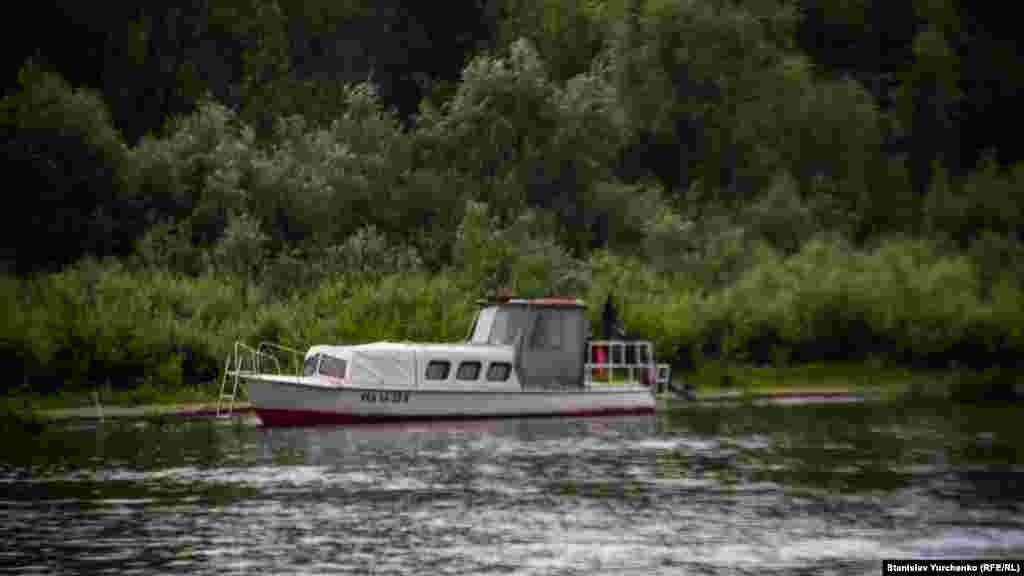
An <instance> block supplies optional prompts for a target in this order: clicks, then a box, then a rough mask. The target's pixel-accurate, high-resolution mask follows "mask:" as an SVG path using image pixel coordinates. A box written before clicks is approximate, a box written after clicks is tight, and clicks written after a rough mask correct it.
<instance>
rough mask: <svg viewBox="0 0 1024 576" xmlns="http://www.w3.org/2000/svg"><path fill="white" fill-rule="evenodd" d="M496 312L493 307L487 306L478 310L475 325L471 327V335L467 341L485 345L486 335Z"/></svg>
mask: <svg viewBox="0 0 1024 576" xmlns="http://www.w3.org/2000/svg"><path fill="white" fill-rule="evenodd" d="M496 310H497V308H495V307H494V306H488V307H487V308H484V309H482V310H480V313H479V314H477V317H476V324H475V325H474V326H473V335H472V336H470V338H469V341H470V342H475V343H477V344H486V343H487V335H488V334H490V333H491V325H492V324H493V323H494V312H495V311H496Z"/></svg>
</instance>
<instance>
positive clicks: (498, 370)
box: [487, 362, 512, 382]
mask: <svg viewBox="0 0 1024 576" xmlns="http://www.w3.org/2000/svg"><path fill="white" fill-rule="evenodd" d="M511 373H512V365H511V364H509V363H508V362H494V363H492V364H491V365H490V366H488V367H487V380H488V381H489V382H504V381H506V380H508V377H509V374H511Z"/></svg>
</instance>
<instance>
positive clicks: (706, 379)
mask: <svg viewBox="0 0 1024 576" xmlns="http://www.w3.org/2000/svg"><path fill="white" fill-rule="evenodd" d="M673 382H674V384H676V385H682V384H683V383H690V384H693V385H694V386H695V388H696V396H695V399H694V400H684V399H681V398H675V397H673V396H671V395H669V394H663V395H660V396H659V408H665V407H673V408H674V407H679V406H683V405H686V404H689V403H693V402H696V403H698V404H699V403H714V402H731V401H818V400H821V401H825V400H844V399H848V400H858V399H865V398H872V399H882V400H885V399H897V398H901V397H904V398H905V397H911V398H915V397H936V398H948V399H957V400H977V399H985V398H992V399H1000V398H1014V397H1015V398H1024V378H1021V377H1020V374H1019V372H1017V371H993V370H989V371H965V370H946V371H937V370H936V371H924V370H913V369H909V368H891V367H890V368H883V367H878V366H871V365H867V364H807V365H797V366H749V365H729V364H724V363H719V362H709V363H706V364H705V365H704V366H702V367H701V369H699V370H697V371H694V372H687V373H679V374H675V375H673ZM218 391H219V389H218V388H217V386H215V385H214V384H207V385H202V386H196V387H192V388H188V389H183V390H177V391H163V392H158V391H154V390H148V391H136V392H134V393H128V392H110V391H109V390H107V391H103V390H100V391H98V392H95V393H87V392H82V393H76V394H62V395H58V396H43V397H31V396H20V397H18V396H15V397H9V398H7V401H6V410H5V412H6V413H7V414H8V416H7V417H6V419H8V420H11V421H14V422H40V423H46V422H55V421H67V420H108V419H113V420H116V419H133V418H179V417H180V418H192V417H208V416H214V415H215V414H216V413H217V393H218ZM251 411H252V406H251V404H249V403H248V402H245V401H241V402H235V403H234V404H233V407H232V412H234V413H248V412H251Z"/></svg>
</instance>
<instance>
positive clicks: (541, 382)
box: [466, 298, 590, 388]
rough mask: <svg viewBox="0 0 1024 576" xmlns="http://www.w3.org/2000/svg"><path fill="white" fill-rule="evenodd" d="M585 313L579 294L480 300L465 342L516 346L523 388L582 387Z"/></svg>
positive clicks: (586, 322) (585, 328) (585, 330)
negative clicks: (574, 295)
mask: <svg viewBox="0 0 1024 576" xmlns="http://www.w3.org/2000/svg"><path fill="white" fill-rule="evenodd" d="M585 312H586V307H585V306H584V304H583V302H582V301H580V300H577V299H575V298H537V299H531V300H526V299H509V300H505V301H496V302H486V301H485V302H481V308H480V312H479V313H478V314H477V317H476V320H475V321H474V322H473V326H472V328H471V330H470V333H469V337H468V338H467V339H466V342H467V343H469V344H484V345H506V346H512V347H514V348H515V363H516V370H517V372H518V374H519V379H520V382H521V384H522V386H523V387H524V388H534V387H543V388H547V387H554V388H565V387H581V386H583V365H584V364H585V363H586V358H585V351H584V347H585V344H586V341H587V339H588V338H589V331H590V327H589V324H590V323H589V322H588V321H587V318H586V315H585Z"/></svg>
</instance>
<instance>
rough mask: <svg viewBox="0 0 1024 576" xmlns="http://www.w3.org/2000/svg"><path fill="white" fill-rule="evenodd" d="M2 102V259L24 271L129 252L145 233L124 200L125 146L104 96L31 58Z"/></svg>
mask: <svg viewBox="0 0 1024 576" xmlns="http://www.w3.org/2000/svg"><path fill="white" fill-rule="evenodd" d="M18 82H19V87H18V91H16V92H15V93H13V94H10V95H8V96H5V97H4V98H3V100H0V133H2V139H3V144H2V146H3V154H4V157H5V158H6V160H7V166H8V168H9V171H8V173H7V178H8V179H9V182H10V183H11V184H10V186H13V187H15V188H13V189H17V190H20V192H21V193H20V194H18V195H17V196H16V198H17V199H18V201H17V204H12V205H11V206H10V209H8V210H7V211H6V212H5V214H6V216H5V220H6V221H5V222H4V224H3V229H4V234H5V235H6V236H7V237H6V239H5V241H4V242H2V245H3V248H0V251H2V252H0V260H7V261H10V262H14V263H15V267H16V269H18V270H19V271H23V272H27V271H32V270H38V269H52V268H56V267H59V266H62V265H64V264H67V263H69V262H71V261H73V260H75V259H77V258H78V257H80V256H81V255H83V254H87V253H88V254H93V255H95V256H107V255H118V254H125V253H126V252H127V250H128V248H129V247H130V245H131V243H132V240H133V238H134V236H135V235H137V234H139V233H141V229H140V227H139V226H138V222H137V221H136V220H135V218H136V217H137V216H138V215H137V214H133V213H131V212H130V211H129V210H125V208H127V207H126V206H124V205H123V204H122V202H123V200H124V199H125V196H126V195H125V187H126V184H125V170H124V162H125V154H126V148H125V145H124V143H123V142H122V140H121V137H120V135H119V134H118V132H117V131H116V130H115V129H114V128H113V126H112V125H111V123H110V118H109V115H108V113H107V109H106V106H105V105H104V103H103V101H102V100H101V99H100V98H99V96H98V95H97V94H96V93H94V92H92V91H90V90H86V89H75V88H72V87H71V86H69V85H68V83H67V82H65V81H64V79H63V78H61V77H60V76H59V75H58V74H56V73H53V72H51V71H48V70H46V69H44V68H43V67H42V66H39V65H36V64H34V63H32V62H28V63H27V64H26V65H25V66H23V67H22V69H21V71H20V72H19V74H18Z"/></svg>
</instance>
